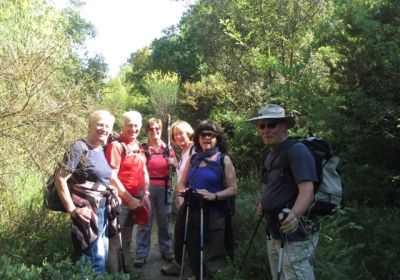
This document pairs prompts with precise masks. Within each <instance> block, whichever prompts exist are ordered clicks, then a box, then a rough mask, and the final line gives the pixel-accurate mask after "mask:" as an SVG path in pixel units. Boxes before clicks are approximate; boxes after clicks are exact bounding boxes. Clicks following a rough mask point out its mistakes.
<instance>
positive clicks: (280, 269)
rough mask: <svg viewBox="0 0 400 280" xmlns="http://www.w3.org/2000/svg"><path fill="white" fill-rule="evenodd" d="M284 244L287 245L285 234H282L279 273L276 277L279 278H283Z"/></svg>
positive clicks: (278, 279)
mask: <svg viewBox="0 0 400 280" xmlns="http://www.w3.org/2000/svg"><path fill="white" fill-rule="evenodd" d="M284 246H285V237H284V234H282V235H281V247H280V248H279V258H278V275H277V277H276V279H277V280H280V279H281V273H282V262H283V248H284Z"/></svg>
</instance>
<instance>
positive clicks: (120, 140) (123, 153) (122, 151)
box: [111, 137, 128, 159]
mask: <svg viewBox="0 0 400 280" xmlns="http://www.w3.org/2000/svg"><path fill="white" fill-rule="evenodd" d="M114 141H117V142H118V143H119V144H120V145H118V146H117V149H118V150H119V152H120V153H121V159H122V158H124V157H125V156H126V154H127V151H128V146H127V145H126V144H125V142H124V141H122V139H121V138H119V137H117V138H115V139H114V140H112V141H111V142H114ZM120 147H121V148H122V150H121V149H120Z"/></svg>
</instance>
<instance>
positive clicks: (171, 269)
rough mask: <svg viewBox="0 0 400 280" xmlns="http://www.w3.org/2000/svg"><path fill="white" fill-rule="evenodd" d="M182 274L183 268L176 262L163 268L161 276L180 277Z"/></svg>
mask: <svg viewBox="0 0 400 280" xmlns="http://www.w3.org/2000/svg"><path fill="white" fill-rule="evenodd" d="M180 273H181V266H180V265H179V264H178V263H177V262H176V261H175V260H174V261H172V262H171V263H169V264H167V265H164V266H162V267H161V274H163V275H176V276H177V275H179V274H180Z"/></svg>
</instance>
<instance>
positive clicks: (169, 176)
mask: <svg viewBox="0 0 400 280" xmlns="http://www.w3.org/2000/svg"><path fill="white" fill-rule="evenodd" d="M167 155H168V158H170V157H171V116H170V114H167ZM170 185H171V187H172V164H168V179H167V184H166V186H165V200H164V202H165V204H168V188H169V186H170Z"/></svg>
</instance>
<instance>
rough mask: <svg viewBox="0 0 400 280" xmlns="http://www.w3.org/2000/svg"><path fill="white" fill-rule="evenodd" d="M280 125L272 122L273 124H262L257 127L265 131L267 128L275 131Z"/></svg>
mask: <svg viewBox="0 0 400 280" xmlns="http://www.w3.org/2000/svg"><path fill="white" fill-rule="evenodd" d="M278 124H279V123H277V122H271V123H260V124H258V125H257V127H258V129H261V130H262V129H265V128H269V129H274V128H275V127H277V126H278Z"/></svg>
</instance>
